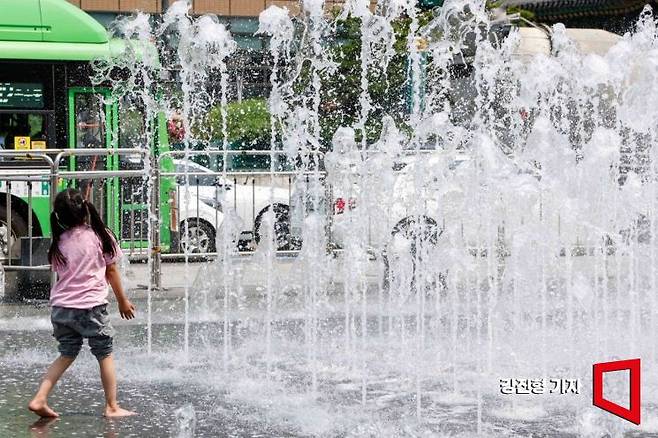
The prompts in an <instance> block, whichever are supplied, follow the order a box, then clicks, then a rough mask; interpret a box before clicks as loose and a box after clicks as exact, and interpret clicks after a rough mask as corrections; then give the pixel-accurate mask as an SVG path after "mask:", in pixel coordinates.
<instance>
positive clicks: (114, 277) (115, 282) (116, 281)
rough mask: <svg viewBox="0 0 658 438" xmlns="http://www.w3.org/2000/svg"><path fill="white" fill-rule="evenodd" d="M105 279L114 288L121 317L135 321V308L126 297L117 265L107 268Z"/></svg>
mask: <svg viewBox="0 0 658 438" xmlns="http://www.w3.org/2000/svg"><path fill="white" fill-rule="evenodd" d="M105 278H107V281H108V283H110V286H112V290H113V291H114V296H115V297H116V298H117V303H118V304H119V314H120V315H121V317H122V318H123V319H133V318H134V317H135V306H134V305H133V303H131V302H130V300H129V299H128V297H127V296H126V292H125V291H124V290H123V285H122V284H121V273H120V272H119V268H118V266H117V265H116V263H112V264H111V265H107V268H105Z"/></svg>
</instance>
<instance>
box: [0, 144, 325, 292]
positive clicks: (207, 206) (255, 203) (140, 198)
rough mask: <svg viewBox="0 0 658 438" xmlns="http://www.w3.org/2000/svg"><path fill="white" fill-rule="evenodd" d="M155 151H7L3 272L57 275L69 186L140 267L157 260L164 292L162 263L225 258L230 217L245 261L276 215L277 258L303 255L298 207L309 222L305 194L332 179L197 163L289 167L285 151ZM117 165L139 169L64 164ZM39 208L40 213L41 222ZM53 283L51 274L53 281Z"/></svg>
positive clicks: (155, 271) (1, 219)
mask: <svg viewBox="0 0 658 438" xmlns="http://www.w3.org/2000/svg"><path fill="white" fill-rule="evenodd" d="M147 152H148V151H145V150H143V149H58V150H55V149H51V150H47V151H43V152H26V151H9V150H8V151H0V197H4V201H5V202H4V203H3V202H2V201H3V199H0V263H1V264H2V265H3V267H4V269H5V271H7V272H23V273H25V272H29V271H40V272H42V274H40V275H42V276H43V275H47V272H48V271H49V270H50V265H49V264H48V262H47V260H46V252H47V247H48V245H49V235H50V233H49V221H48V216H49V215H50V212H51V209H52V205H53V202H54V199H55V196H56V195H57V192H58V191H60V190H61V189H63V188H65V187H68V186H76V187H78V188H80V189H81V190H83V191H85V196H86V198H87V199H88V200H90V202H92V203H94V204H95V205H96V206H97V209H98V210H99V213H100V214H101V217H103V219H104V220H105V221H106V223H107V224H108V225H109V226H110V227H112V225H114V226H115V227H114V229H117V230H119V235H118V236H117V237H118V240H119V241H120V244H121V246H122V248H123V251H124V253H125V254H126V255H127V256H128V258H129V259H130V260H131V261H144V260H151V262H152V264H151V282H152V283H151V284H153V285H154V286H155V287H156V288H157V287H159V286H160V284H161V279H160V277H161V262H162V261H163V260H175V259H184V260H209V259H212V258H213V257H216V256H217V254H218V252H217V248H216V245H215V241H216V237H217V235H218V233H219V230H220V229H221V226H222V223H223V222H224V219H225V218H226V217H227V216H229V215H233V219H234V220H237V222H238V223H240V224H241V234H240V239H239V242H238V249H239V253H240V254H249V253H251V252H252V251H253V250H254V249H255V247H256V246H257V243H258V241H259V239H260V235H261V234H262V232H263V229H262V227H263V226H264V225H263V217H264V215H265V213H266V212H267V211H269V210H274V212H275V216H276V218H277V221H278V222H279V223H280V227H278V228H277V230H278V232H279V233H280V236H278V237H280V239H279V241H278V246H277V253H278V254H295V253H297V252H298V250H299V249H300V246H301V242H300V241H299V237H295V236H294V230H293V229H292V228H293V224H292V222H293V221H292V220H291V217H292V215H293V208H294V207H296V208H297V209H298V210H301V213H300V214H301V215H302V216H303V215H304V214H305V212H306V210H307V207H308V206H307V205H305V199H304V195H305V194H307V193H309V192H310V190H309V186H310V185H311V184H312V183H313V181H315V182H318V181H320V182H319V184H320V185H322V186H323V187H324V182H323V181H324V178H325V174H324V172H322V171H319V170H316V171H308V172H299V171H293V170H291V169H292V167H293V166H290V165H289V166H287V168H286V167H285V166H280V165H277V168H278V169H279V170H271V171H265V170H260V169H258V170H251V169H241V170H225V169H224V166H222V169H221V170H211V169H209V168H205V167H203V166H200V165H198V164H197V163H195V162H194V161H192V159H193V158H196V157H198V156H207V157H219V158H221V159H223V160H229V159H231V157H245V156H247V155H248V156H255V157H263V158H266V159H269V160H276V161H277V162H279V161H281V162H283V161H284V160H285V159H284V158H283V155H284V154H283V152H270V151H219V150H216V151H204V152H200V151H187V152H185V151H170V152H165V153H163V154H162V155H161V156H159V157H158V158H157V159H152V157H150V156H149V155H148V154H147ZM115 156H117V157H132V158H133V160H132V162H133V164H132V166H131V168H130V169H123V170H97V169H96V168H95V167H94V168H93V169H86V170H79V169H75V168H74V167H73V166H70V165H68V163H66V162H65V160H66V159H69V158H73V159H77V160H79V161H82V159H81V157H103V158H102V159H103V160H105V161H106V162H108V161H109V160H111V159H113V158H111V157H115ZM135 157H137V158H136V159H135ZM179 158H180V159H181V160H179ZM149 160H152V161H149ZM10 162H11V164H9V163H10ZM163 163H167V165H164V166H163ZM172 163H173V165H174V167H173V170H172V168H171V167H170V166H171V164H172ZM3 164H5V165H4V166H3ZM227 167H228V166H227ZM165 168H167V170H165ZM165 181H169V182H170V184H169V187H172V191H171V192H170V193H164V192H162V191H161V187H163V182H165ZM161 196H169V199H165V200H164V201H165V203H166V204H167V205H168V207H169V209H168V210H169V211H168V214H169V218H168V219H169V224H167V225H168V226H169V228H170V229H169V231H170V233H171V234H170V237H171V238H170V239H169V240H168V241H164V242H163V239H162V234H161V229H160V224H161V223H163V221H164V220H165V218H164V213H165V211H164V209H163V208H162V207H163V205H164V204H163V203H162V201H163V200H162V199H161V198H160V197H161ZM115 200H116V201H115ZM37 204H39V205H38V206H37ZM317 205H318V204H317V203H316V208H317ZM37 207H38V208H37ZM324 207H325V206H324V204H323V206H322V208H323V212H325V210H326V212H327V213H329V212H330V209H328V208H327V209H325V208H324ZM2 209H4V210H5V211H4V212H2ZM37 209H38V210H40V211H41V213H40V214H37V213H36V211H37ZM3 213H4V214H3ZM53 280H54V278H53V276H52V275H51V276H50V281H51V282H52V281H53Z"/></svg>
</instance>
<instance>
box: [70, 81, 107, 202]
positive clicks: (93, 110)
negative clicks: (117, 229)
mask: <svg viewBox="0 0 658 438" xmlns="http://www.w3.org/2000/svg"><path fill="white" fill-rule="evenodd" d="M103 108H104V102H103V96H101V95H100V94H96V93H77V94H75V147H76V149H101V148H105V147H106V137H105V111H104V109H103ZM105 166H106V158H105V156H102V155H88V156H84V155H78V156H76V157H75V169H76V170H77V171H92V172H93V171H96V170H105V168H106V167H105ZM78 181H79V184H80V190H81V191H82V193H83V195H84V197H85V199H88V200H89V201H91V202H92V203H94V204H96V206H97V207H98V208H100V211H102V210H103V206H102V201H101V200H102V199H103V187H102V185H103V182H102V181H99V180H93V179H88V180H84V179H80V180H78Z"/></svg>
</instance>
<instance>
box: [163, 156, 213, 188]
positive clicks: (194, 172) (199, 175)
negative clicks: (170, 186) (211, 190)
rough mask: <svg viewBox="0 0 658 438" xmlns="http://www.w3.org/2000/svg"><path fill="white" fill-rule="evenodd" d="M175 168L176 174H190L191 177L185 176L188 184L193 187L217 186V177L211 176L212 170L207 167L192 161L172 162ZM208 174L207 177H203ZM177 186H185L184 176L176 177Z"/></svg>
mask: <svg viewBox="0 0 658 438" xmlns="http://www.w3.org/2000/svg"><path fill="white" fill-rule="evenodd" d="M174 164H175V166H176V173H184V172H187V173H190V174H191V175H189V176H187V180H188V183H189V184H190V185H194V186H214V185H217V182H218V180H219V177H218V176H217V175H213V174H212V170H210V169H208V168H207V167H203V166H201V165H199V164H197V163H194V162H192V161H184V160H183V161H179V160H176V161H174ZM204 174H208V175H204ZM176 180H177V181H178V184H185V176H184V175H178V176H177V177H176Z"/></svg>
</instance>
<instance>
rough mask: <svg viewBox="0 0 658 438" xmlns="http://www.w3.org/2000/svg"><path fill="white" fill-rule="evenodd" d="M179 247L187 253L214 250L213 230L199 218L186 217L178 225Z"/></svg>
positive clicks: (203, 252)
mask: <svg viewBox="0 0 658 438" xmlns="http://www.w3.org/2000/svg"><path fill="white" fill-rule="evenodd" d="M180 230H181V231H180V234H181V237H180V247H181V251H182V252H187V253H189V254H205V253H209V252H215V250H216V245H215V230H214V229H213V227H212V226H211V225H210V224H208V223H207V222H205V221H203V220H200V219H188V220H186V221H183V222H182V223H181V226H180Z"/></svg>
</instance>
